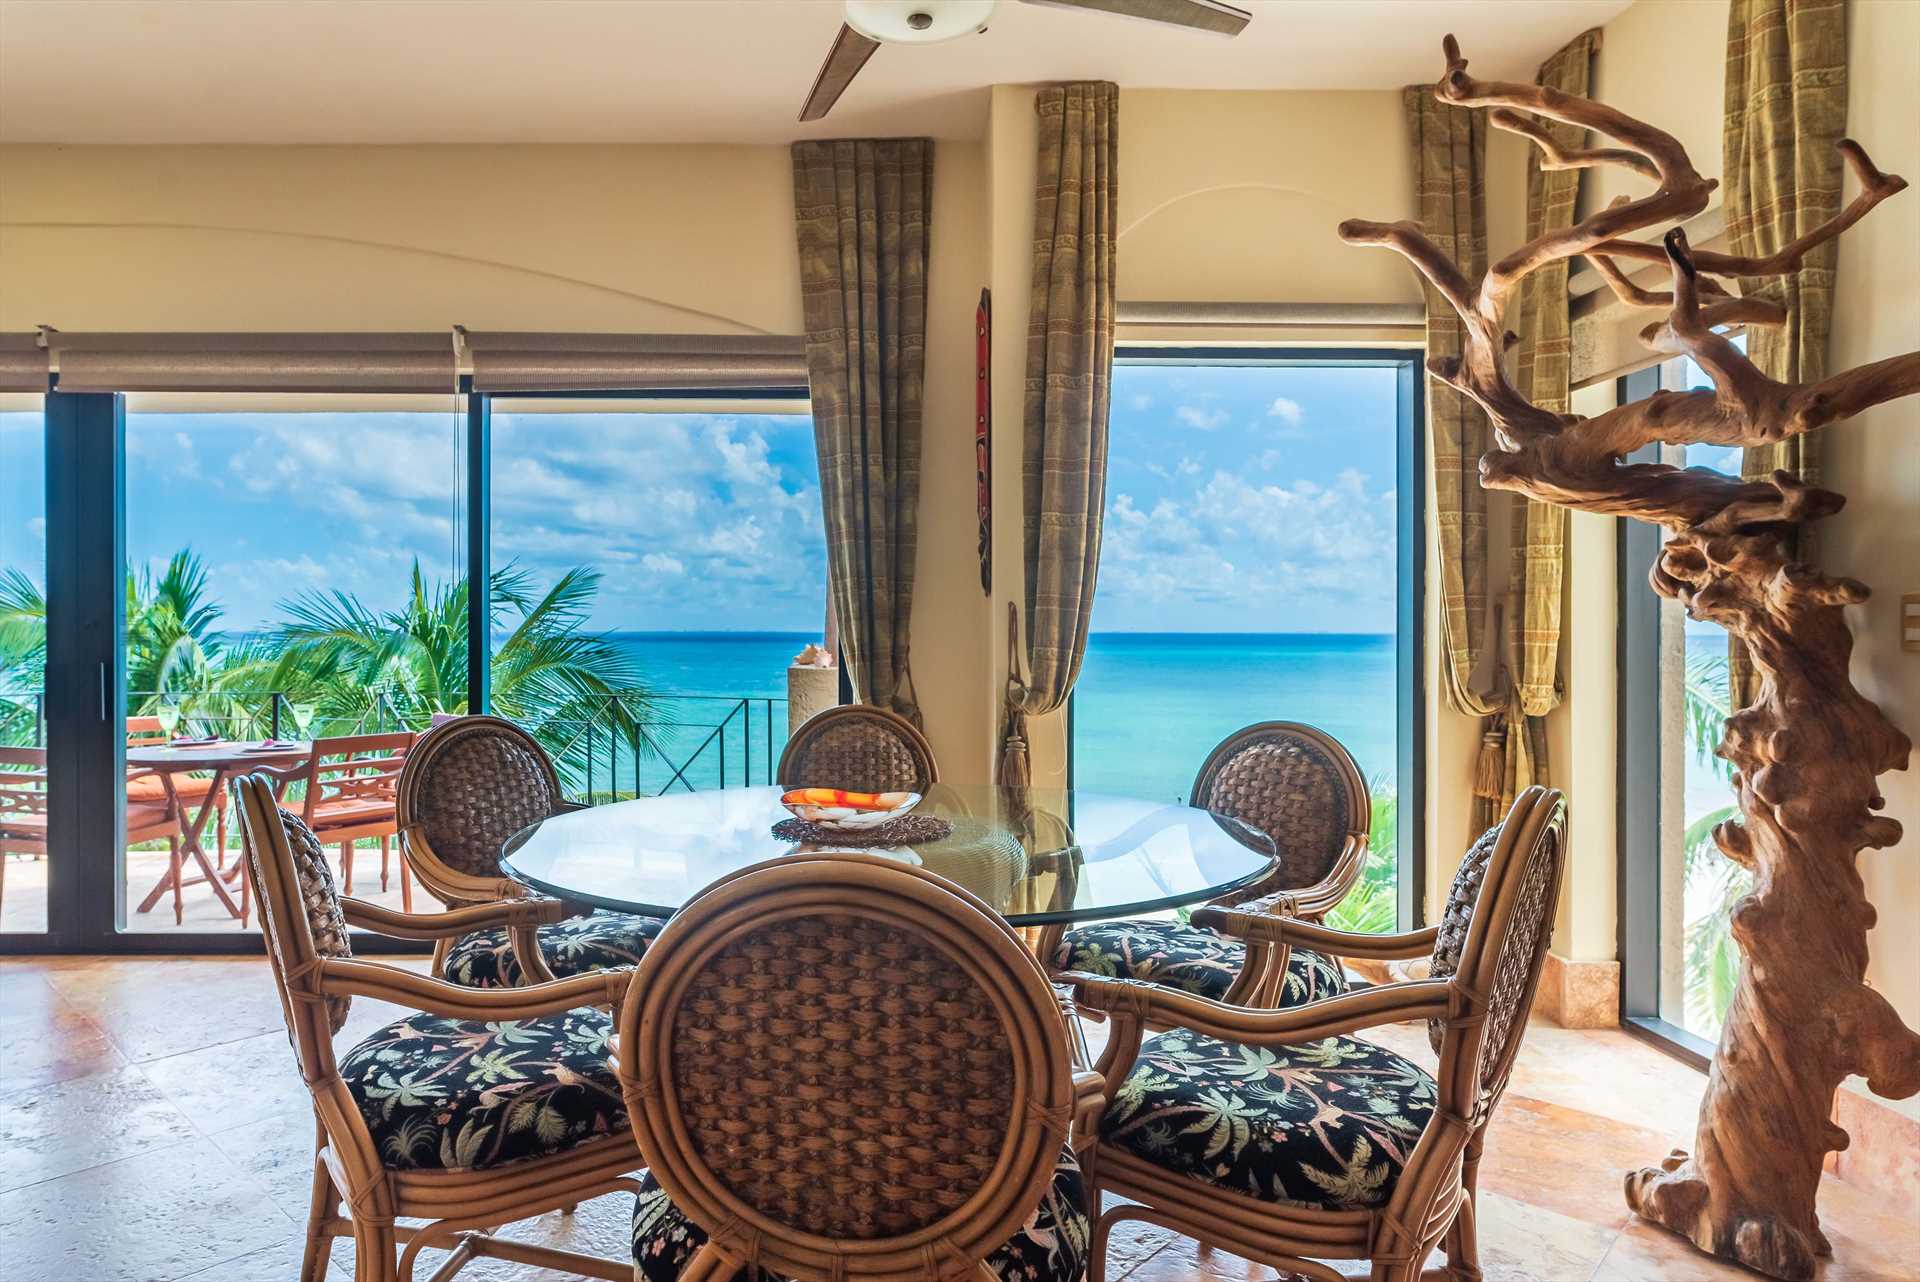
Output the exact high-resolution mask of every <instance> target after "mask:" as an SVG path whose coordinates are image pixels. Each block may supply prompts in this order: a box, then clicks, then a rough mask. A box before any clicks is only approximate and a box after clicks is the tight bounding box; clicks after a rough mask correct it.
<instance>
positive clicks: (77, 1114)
mask: <svg viewBox="0 0 1920 1282" xmlns="http://www.w3.org/2000/svg"><path fill="white" fill-rule="evenodd" d="M193 1138H194V1129H193V1124H192V1123H191V1122H189V1121H188V1120H187V1116H186V1114H184V1113H182V1112H181V1111H180V1110H179V1109H177V1108H175V1107H174V1106H173V1105H172V1104H171V1103H169V1102H168V1100H167V1098H166V1096H164V1095H162V1094H161V1093H160V1090H159V1088H158V1087H156V1086H155V1085H154V1084H153V1082H152V1081H151V1080H149V1078H148V1077H147V1075H146V1074H145V1073H144V1072H142V1071H141V1070H140V1068H139V1067H137V1066H135V1065H132V1064H129V1065H126V1066H124V1067H121V1068H116V1069H112V1070H110V1071H108V1072H105V1073H95V1074H93V1075H92V1076H89V1077H75V1078H69V1079H68V1080H67V1081H64V1082H58V1083H55V1084H54V1085H52V1086H42V1087H36V1088H32V1089H28V1090H24V1091H10V1092H8V1093H6V1094H4V1095H0V1192H5V1191H7V1190H9V1189H17V1188H24V1187H25V1186H27V1185H29V1184H38V1183H40V1182H42V1181H44V1180H51V1179H57V1178H59V1177H60V1176H63V1175H70V1174H72V1173H73V1172H75V1171H82V1170H85V1169H87V1168H88V1167H91V1166H98V1165H100V1164H101V1163H102V1162H113V1161H117V1160H119V1159H120V1158H124V1157H132V1156H134V1155H135V1154H138V1153H146V1152H150V1151H152V1150H154V1149H161V1148H167V1147H169V1146H172V1145H177V1144H181V1143H184V1142H186V1141H188V1140H191V1139H193Z"/></svg>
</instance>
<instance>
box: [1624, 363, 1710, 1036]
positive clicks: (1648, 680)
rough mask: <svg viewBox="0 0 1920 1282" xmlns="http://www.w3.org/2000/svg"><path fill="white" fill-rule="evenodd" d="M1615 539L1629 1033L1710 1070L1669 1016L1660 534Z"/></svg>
mask: <svg viewBox="0 0 1920 1282" xmlns="http://www.w3.org/2000/svg"><path fill="white" fill-rule="evenodd" d="M1664 367H1665V362H1664V361H1663V362H1661V363H1660V364H1656V365H1649V366H1647V367H1645V368H1643V369H1638V370H1634V371H1632V372H1631V373H1628V374H1624V375H1622V376H1621V377H1620V378H1619V379H1618V380H1617V381H1616V383H1615V394H1616V403H1617V404H1620V405H1626V404H1630V403H1631V402H1633V401H1638V400H1644V399H1646V398H1647V397H1648V396H1651V395H1653V393H1655V392H1657V391H1659V390H1660V386H1661V371H1662V369H1663V368H1664ZM1659 455H1660V447H1659V446H1658V445H1649V446H1646V447H1644V448H1643V449H1641V450H1639V451H1637V452H1636V453H1634V454H1633V455H1631V456H1629V457H1628V458H1627V459H1626V460H1625V461H1626V462H1629V463H1657V462H1659V461H1660V457H1659ZM1616 538H1617V540H1618V548H1619V555H1618V558H1617V560H1618V571H1619V581H1618V584H1617V592H1618V597H1619V611H1618V619H1619V622H1618V625H1617V626H1618V629H1619V636H1618V654H1619V669H1618V671H1619V674H1620V677H1619V685H1618V687H1617V690H1616V697H1617V700H1618V720H1617V723H1616V724H1617V726H1618V729H1617V731H1616V733H1615V739H1616V743H1615V752H1616V754H1617V755H1616V762H1617V766H1616V769H1617V775H1616V777H1617V778H1618V780H1619V785H1618V791H1617V793H1616V795H1615V805H1616V807H1617V810H1616V817H1615V819H1616V832H1617V833H1618V834H1619V837H1618V840H1619V853H1620V858H1619V866H1618V885H1617V890H1616V899H1615V902H1616V903H1617V904H1618V905H1619V915H1618V923H1617V929H1618V936H1619V939H1618V955H1619V957H1620V1026H1621V1028H1622V1029H1624V1030H1625V1031H1627V1032H1629V1033H1631V1034H1633V1035H1634V1036H1636V1037H1639V1038H1640V1039H1641V1040H1643V1041H1646V1042H1648V1043H1650V1044H1652V1045H1653V1046H1655V1047H1657V1048H1659V1049H1661V1050H1663V1051H1666V1052H1667V1053H1668V1054H1670V1055H1672V1056H1673V1057H1674V1058H1676V1059H1679V1060H1681V1061H1682V1062H1684V1063H1687V1064H1690V1065H1692V1066H1693V1067H1695V1068H1699V1069H1705V1068H1706V1067H1707V1064H1708V1062H1709V1061H1710V1060H1711V1059H1712V1057H1713V1043H1712V1042H1709V1041H1708V1040H1707V1039H1705V1038H1703V1037H1701V1036H1700V1035H1699V1034H1697V1033H1693V1032H1690V1031H1689V1030H1688V1029H1686V1028H1685V1027H1683V1026H1681V1025H1679V1024H1676V1023H1674V1022H1673V1021H1671V1020H1669V1019H1667V1018H1665V1017H1664V1016H1663V1015H1662V1014H1661V1011H1660V969H1661V963H1662V956H1661V953H1662V942H1661V871H1662V870H1661V859H1660V840H1661V832H1662V830H1663V828H1664V809H1663V806H1662V804H1661V795H1662V791H1663V786H1662V785H1663V781H1662V779H1661V777H1660V760H1661V753H1660V617H1661V616H1660V612H1661V604H1660V598H1659V596H1657V595H1656V594H1655V593H1654V591H1653V588H1652V585H1651V584H1650V583H1649V582H1648V578H1647V576H1648V573H1649V571H1651V570H1652V569H1653V564H1654V561H1655V560H1656V559H1657V558H1658V557H1659V555H1660V544H1661V539H1660V527H1658V526H1656V525H1652V524H1650V523H1648V522H1646V521H1635V520H1629V519H1622V520H1621V521H1620V522H1619V523H1618V526H1617V529H1616ZM1683 946H1684V944H1683Z"/></svg>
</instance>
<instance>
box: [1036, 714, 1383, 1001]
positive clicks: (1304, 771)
mask: <svg viewBox="0 0 1920 1282" xmlns="http://www.w3.org/2000/svg"><path fill="white" fill-rule="evenodd" d="M1191 796H1192V801H1191V804H1192V805H1194V806H1196V807H1198V808H1200V809H1202V810H1211V811H1213V812H1214V813H1216V814H1222V815H1228V816H1231V817H1232V818H1235V819H1239V820H1241V821H1242V822H1244V823H1247V824H1249V825H1251V826H1252V827H1254V828H1257V829H1259V830H1260V831H1261V832H1264V833H1266V834H1267V835H1268V836H1269V837H1271V838H1272V839H1273V843H1274V847H1275V849H1276V851H1277V855H1278V857H1277V859H1276V860H1275V863H1274V869H1273V872H1272V873H1271V874H1270V875H1269V876H1268V877H1267V878H1266V879H1265V880H1263V881H1261V882H1260V883H1258V884H1257V885H1254V886H1251V887H1248V888H1245V889H1242V890H1240V891H1237V892H1235V893H1234V894H1231V895H1228V896H1225V897H1223V898H1221V899H1218V900H1215V901H1214V902H1213V904H1212V905H1211V906H1210V907H1212V908H1215V909H1227V908H1241V909H1246V910H1258V911H1266V912H1274V913H1281V914H1284V915H1286V916H1291V917H1300V918H1303V919H1305V920H1308V921H1319V920H1320V919H1322V918H1323V917H1325V916H1326V915H1327V913H1329V912H1331V911H1332V910H1333V908H1334V907H1335V906H1336V905H1337V904H1339V902H1340V901H1341V900H1342V899H1344V898H1346V895H1347V892H1348V891H1350V890H1352V889H1353V886H1354V883H1355V882H1356V881H1358V880H1359V878H1360V869H1361V865H1362V864H1363V863H1365V861H1366V857H1367V840H1368V832H1369V829H1370V828H1371V825H1372V812H1373V802H1372V799H1371V797H1370V796H1369V795H1368V792H1367V781H1366V779H1365V778H1363V777H1362V776H1361V774H1360V767H1359V766H1357V765H1355V764H1354V760H1353V757H1352V755H1351V754H1350V753H1348V752H1347V750H1346V749H1345V748H1344V747H1342V746H1341V744H1340V741H1339V740H1337V739H1335V738H1334V737H1333V736H1332V735H1330V734H1328V733H1327V732H1326V731H1324V730H1320V729H1317V728H1316V727H1314V726H1309V725H1305V724H1302V723H1301V722H1297V721H1265V722H1261V723H1260V724H1258V725H1252V726H1248V727H1246V728H1245V729H1243V730H1237V731H1235V732H1234V733H1233V734H1231V735H1229V736H1227V738H1225V739H1224V740H1222V741H1221V742H1220V744H1219V746H1218V747H1216V748H1215V749H1214V750H1213V751H1212V753H1210V754H1209V755H1208V757H1207V759H1206V761H1205V762H1204V763H1203V764H1202V765H1201V767H1200V773H1199V774H1198V775H1196V776H1195V777H1194V781H1193V792H1192V794H1191ZM1209 922H1210V914H1209V913H1208V912H1207V911H1206V910H1205V909H1202V910H1199V911H1196V912H1195V913H1194V914H1193V918H1192V922H1191V924H1189V923H1186V922H1181V921H1177V920H1172V919H1166V920H1161V919H1155V918H1138V919H1128V920H1121V921H1106V922H1098V923H1096V924H1094V925H1090V926H1081V927H1079V928H1077V929H1075V930H1071V931H1068V932H1067V933H1066V934H1065V935H1064V936H1063V937H1062V938H1061V939H1060V940H1059V941H1058V943H1057V944H1055V945H1054V946H1052V947H1051V948H1049V949H1048V951H1047V952H1046V953H1045V954H1043V955H1046V956H1050V957H1051V958H1052V959H1053V963H1054V965H1056V966H1058V967H1060V968H1061V969H1063V970H1077V971H1082V972H1085V973H1090V974H1103V975H1124V976H1127V977H1130V978H1133V979H1144V980H1150V981H1152V982H1154V983H1159V984H1167V985H1170V986H1172V987H1174V988H1178V989H1181V990H1182V991H1185V992H1190V993H1197V994H1199V995H1200V996H1202V997H1210V998H1213V999H1214V1000H1216V1001H1222V1002H1226V1003H1228V1004H1230V1005H1235V1006H1263V1007H1272V1006H1296V1005H1301V1004H1303V1003H1306V1002H1310V1001H1318V1000H1320V999H1321V998H1323V997H1332V996H1336V995H1338V994H1340V993H1343V992H1345V991H1346V990H1347V983H1346V976H1345V973H1344V972H1343V971H1342V970H1341V969H1340V965H1339V963H1338V962H1336V961H1334V960H1333V959H1332V958H1329V957H1324V956H1322V955H1320V954H1319V953H1317V952H1314V951H1313V950H1311V949H1304V948H1301V949H1294V950H1292V952H1291V954H1290V955H1289V956H1287V957H1286V958H1284V959H1283V958H1282V957H1281V956H1280V955H1279V953H1278V952H1277V951H1276V950H1274V949H1272V948H1269V947H1268V946H1267V945H1266V944H1264V943H1263V942H1260V941H1258V940H1252V941H1243V940H1240V939H1236V938H1234V937H1232V936H1231V935H1228V934H1225V933H1223V932H1221V931H1219V930H1216V929H1211V928H1210V925H1209Z"/></svg>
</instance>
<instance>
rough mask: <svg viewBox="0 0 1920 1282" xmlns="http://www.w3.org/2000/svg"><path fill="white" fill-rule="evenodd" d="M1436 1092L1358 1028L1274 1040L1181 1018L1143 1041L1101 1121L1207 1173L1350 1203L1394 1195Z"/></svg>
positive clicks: (1330, 1204)
mask: <svg viewBox="0 0 1920 1282" xmlns="http://www.w3.org/2000/svg"><path fill="white" fill-rule="evenodd" d="M1435 1098H1436V1096H1435V1088H1434V1083H1433V1078H1431V1077H1429V1076H1428V1075H1427V1073H1426V1071H1425V1070H1424V1069H1422V1068H1421V1067H1420V1066H1419V1065H1418V1064H1415V1063H1414V1062H1413V1061H1411V1060H1408V1059H1403V1058H1401V1057H1400V1056H1398V1055H1395V1054H1394V1053H1393V1052H1392V1051H1389V1050H1386V1049H1385V1048H1383V1047H1380V1046H1375V1045H1374V1044H1373V1043H1371V1042H1366V1041H1361V1040H1359V1039H1358V1038H1352V1037H1329V1038H1327V1039H1326V1040H1325V1041H1319V1042H1309V1043H1306V1044H1304V1045H1300V1046H1282V1047H1274V1048H1266V1047H1255V1046H1241V1045H1238V1044H1237V1043H1233V1042H1223V1041H1217V1040H1215V1039H1214V1038H1211V1037H1203V1036H1201V1035H1200V1034H1198V1033H1192V1032H1187V1031H1185V1030H1183V1029H1176V1030H1174V1031H1173V1032H1170V1033H1162V1034H1161V1035H1160V1036H1158V1037H1154V1038H1151V1039H1149V1040H1148V1041H1147V1042H1146V1043H1145V1044H1144V1045H1143V1046H1142V1047H1141V1048H1140V1055H1139V1058H1138V1059H1137V1060H1136V1061H1135V1064H1134V1068H1133V1071H1132V1072H1131V1073H1130V1074H1128V1076H1127V1080H1126V1081H1125V1082H1124V1083H1122V1084H1121V1087H1120V1090H1119V1091H1118V1093H1117V1094H1116V1095H1115V1096H1114V1100H1113V1104H1112V1106H1111V1107H1110V1108H1109V1109H1108V1110H1107V1114H1106V1117H1105V1119H1104V1120H1103V1121H1102V1123H1101V1127H1100V1132H1101V1137H1102V1141H1103V1142H1104V1143H1106V1144H1109V1145H1112V1146H1114V1147H1115V1148H1120V1149H1125V1150H1126V1151H1127V1152H1129V1153H1132V1154H1134V1155H1136V1156H1138V1157H1140V1158H1143V1159H1145V1160H1146V1161H1148V1162H1151V1163H1153V1164H1154V1165H1155V1166H1158V1167H1161V1168H1162V1169H1164V1170H1167V1171H1169V1172H1172V1173H1173V1174H1176V1175H1185V1176H1189V1177H1191V1178H1193V1179H1195V1180H1198V1181H1200V1182H1202V1183H1204V1184H1212V1185H1217V1186H1218V1187H1220V1188H1224V1189H1230V1190H1232V1191H1234V1192H1236V1193H1242V1194H1245V1195H1247V1196H1250V1197H1256V1198H1259V1199H1260V1200H1262V1201H1265V1202H1279V1203H1286V1204H1291V1205H1300V1206H1314V1207H1323V1208H1326V1209H1329V1210H1354V1209H1362V1208H1366V1207H1374V1206H1380V1205H1382V1204H1384V1203H1385V1202H1386V1201H1387V1199H1388V1198H1389V1197H1391V1196H1392V1194H1393V1186H1394V1184H1395V1182H1396V1181H1398V1179H1399V1178H1400V1172H1401V1170H1402V1169H1403V1168H1404V1167H1405V1165H1406V1160H1407V1156H1408V1154H1410V1153H1411V1152H1412V1151H1413V1146H1414V1144H1415V1143H1416V1142H1417V1141H1418V1140H1419V1138H1420V1132H1421V1131H1422V1130H1424V1129H1425V1128H1426V1124H1427V1119H1428V1117H1430V1116H1431V1115H1432V1113H1433V1110H1434V1104H1435Z"/></svg>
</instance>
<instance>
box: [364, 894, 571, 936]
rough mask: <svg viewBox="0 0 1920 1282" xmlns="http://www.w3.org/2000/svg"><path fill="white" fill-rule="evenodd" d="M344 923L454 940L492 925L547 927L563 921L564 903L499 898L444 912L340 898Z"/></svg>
mask: <svg viewBox="0 0 1920 1282" xmlns="http://www.w3.org/2000/svg"><path fill="white" fill-rule="evenodd" d="M340 912H341V914H342V915H343V916H345V917H346V919H347V925H349V926H358V927H359V928H360V929H362V930H372V931H377V932H379V933H380V934H382V935H391V936H393V937H394V938H395V939H454V938H457V937H459V936H461V935H466V934H470V933H472V932H473V931H476V930H488V929H491V928H492V927H495V926H507V927H514V926H546V925H551V924H552V923H554V922H556V921H562V920H564V919H565V918H566V916H567V906H566V905H565V904H563V903H561V902H560V901H559V900H558V899H533V898H529V899H501V900H497V901H495V902H493V903H490V904H472V905H470V906H468V907H466V908H453V909H449V910H448V911H446V912H443V913H402V912H395V911H394V910H393V909H391V908H382V907H381V906H380V905H378V904H370V903H368V902H367V901H366V900H364V899H348V898H345V897H342V898H341V900H340Z"/></svg>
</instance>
